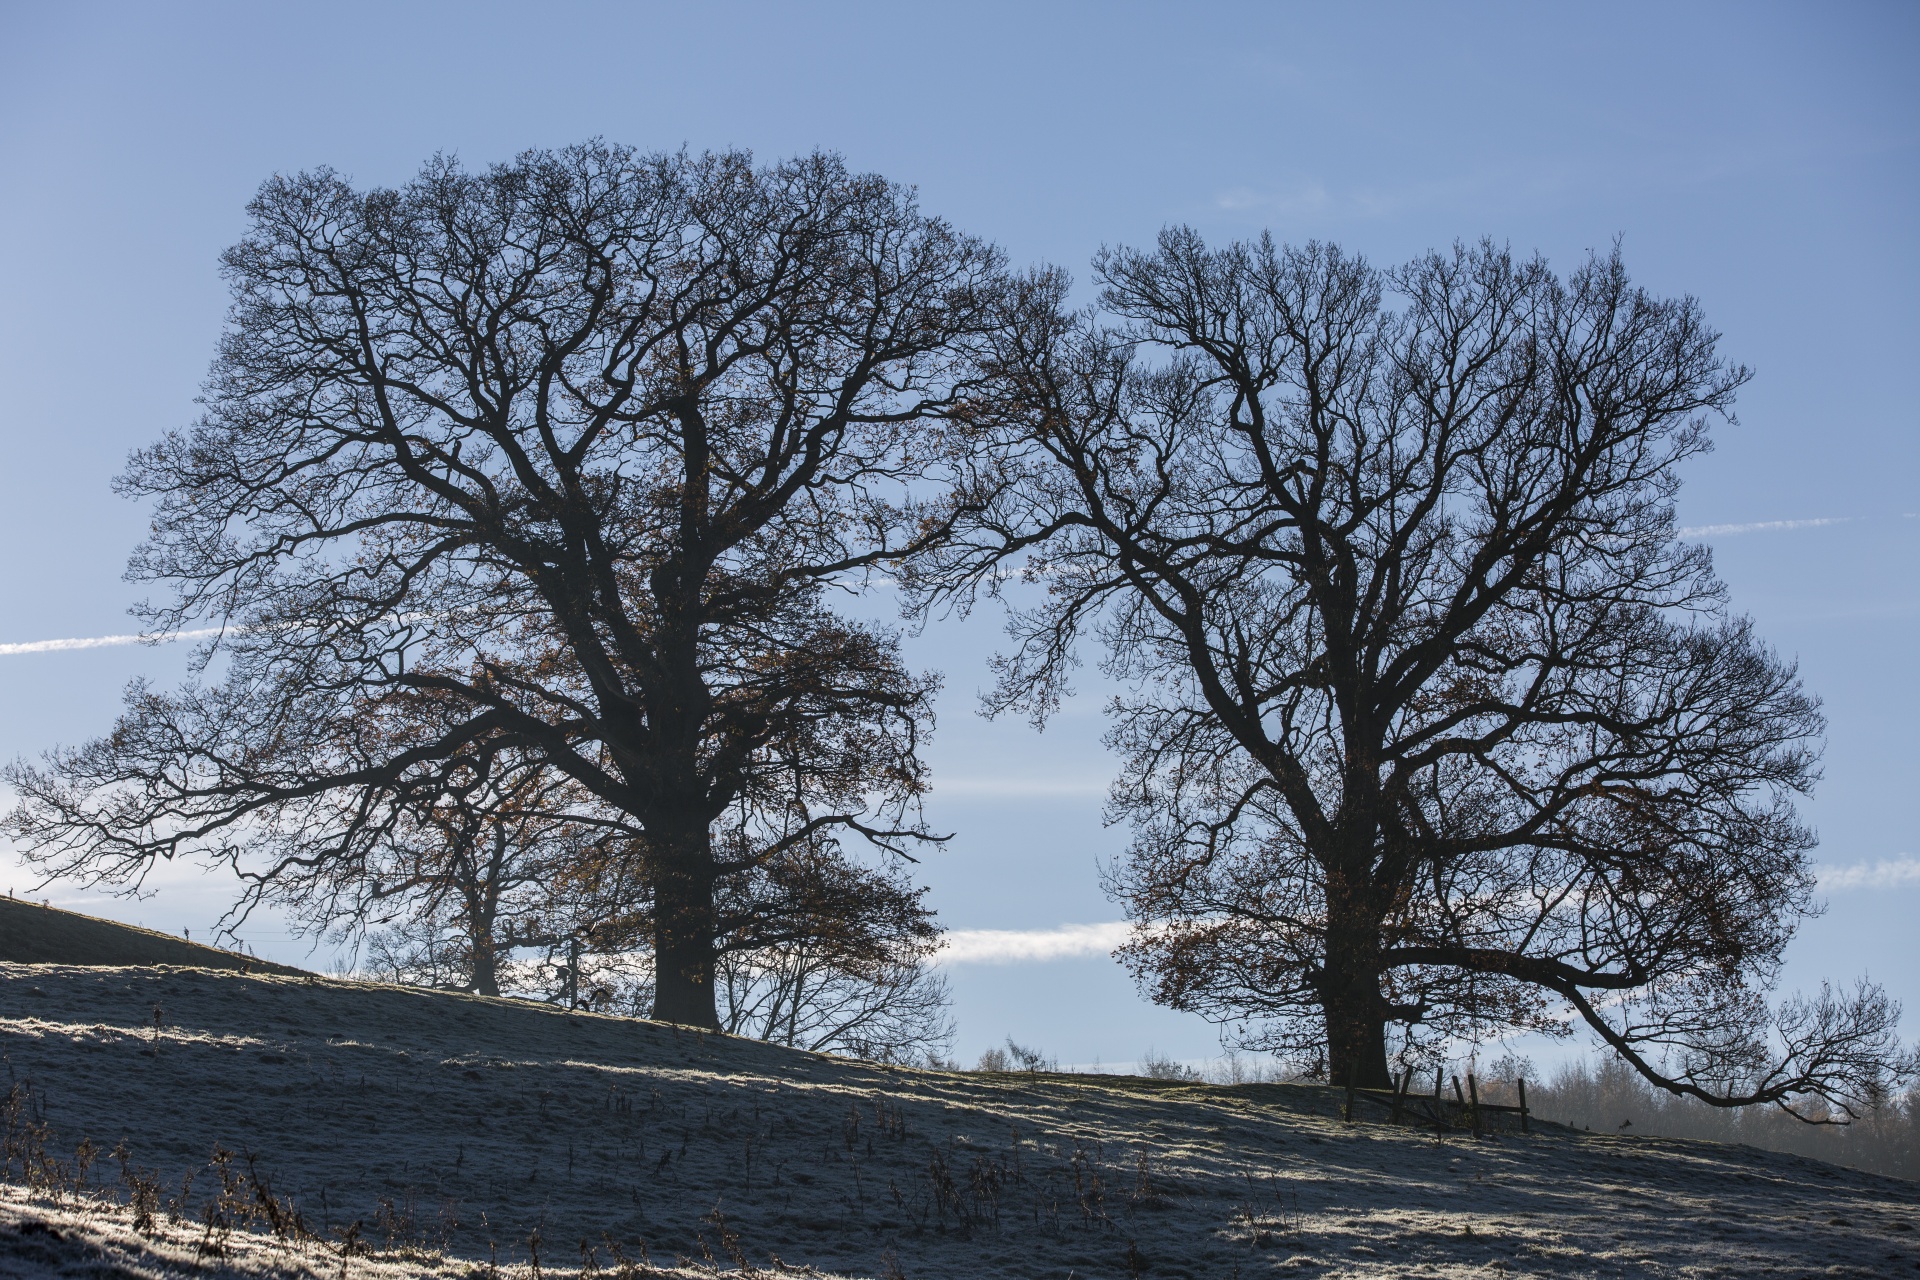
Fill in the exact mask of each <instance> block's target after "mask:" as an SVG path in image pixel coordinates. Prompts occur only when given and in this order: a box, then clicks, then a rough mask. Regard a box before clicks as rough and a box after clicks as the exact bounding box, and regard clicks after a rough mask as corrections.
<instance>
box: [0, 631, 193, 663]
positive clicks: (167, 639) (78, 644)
mask: <svg viewBox="0 0 1920 1280" xmlns="http://www.w3.org/2000/svg"><path fill="white" fill-rule="evenodd" d="M223 629H224V628H221V627H206V628H203V629H202V630H199V631H176V632H174V633H173V634H172V635H170V636H163V637H161V639H160V643H161V644H171V643H173V642H174V641H175V640H204V639H206V638H207V637H208V636H217V635H219V634H220V633H221V631H222V630H223ZM147 639H148V637H146V636H137V635H136V636H80V637H76V638H74V639H70V640H26V641H22V642H21V643H19V644H0V658H4V657H10V656H12V655H14V654H16V653H64V652H66V651H67V650H70V649H114V648H118V647H119V646H121V645H129V644H144V643H146V642H147Z"/></svg>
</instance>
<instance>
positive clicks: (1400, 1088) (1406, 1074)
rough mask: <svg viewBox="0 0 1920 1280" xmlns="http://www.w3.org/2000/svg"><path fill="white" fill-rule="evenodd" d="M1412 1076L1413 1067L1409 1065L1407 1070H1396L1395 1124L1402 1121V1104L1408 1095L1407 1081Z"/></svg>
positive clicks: (1394, 1078) (1394, 1077)
mask: <svg viewBox="0 0 1920 1280" xmlns="http://www.w3.org/2000/svg"><path fill="white" fill-rule="evenodd" d="M1412 1078H1413V1068H1412V1067H1408V1068H1407V1069H1406V1070H1405V1071H1396V1072H1394V1073H1393V1122H1394V1123H1395V1124H1399V1123H1400V1113H1401V1111H1402V1110H1403V1106H1402V1104H1403V1102H1404V1100H1405V1099H1406V1096H1407V1081H1409V1080H1411V1079H1412Z"/></svg>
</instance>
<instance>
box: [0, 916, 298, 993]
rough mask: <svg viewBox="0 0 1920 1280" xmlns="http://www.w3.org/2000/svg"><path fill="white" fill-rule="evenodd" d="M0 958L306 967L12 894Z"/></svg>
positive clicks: (2, 920) (274, 969)
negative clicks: (201, 943) (227, 949)
mask: <svg viewBox="0 0 1920 1280" xmlns="http://www.w3.org/2000/svg"><path fill="white" fill-rule="evenodd" d="M0 961H4V962H9V963H13V964H89V965H147V964H175V965H192V966H194V967H195V968H200V969H239V970H242V971H248V972H253V973H282V974H288V975H291V976H296V977H297V976H299V975H301V974H303V973H304V972H305V970H302V969H295V968H292V967H291V966H288V965H284V964H274V963H272V962H271V961H267V960H260V959H257V958H255V957H253V956H244V955H241V954H240V953H239V952H237V951H222V950H220V949H218V948H216V947H203V946H201V945H200V944H199V943H197V942H188V941H187V940H186V939H184V938H176V937H174V936H173V935H172V934H170V933H155V932H154V931H153V930H152V929H142V928H139V927H137V926H135V925H130V924H121V923H119V922H118V921H116V920H102V919H100V918H99V917H98V916H83V915H81V914H80V913H79V912H77V911H62V910H60V909H58V908H56V907H47V906H42V905H40V904H39V903H37V902H27V901H23V900H21V899H17V898H0Z"/></svg>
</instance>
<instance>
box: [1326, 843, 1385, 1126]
mask: <svg viewBox="0 0 1920 1280" xmlns="http://www.w3.org/2000/svg"><path fill="white" fill-rule="evenodd" d="M1345 883H1346V882H1345V880H1344V878H1343V877H1340V876H1338V875H1329V876H1328V884H1327V961H1326V970H1325V973H1324V975H1323V976H1322V979H1321V982H1320V1006H1321V1009H1322V1011H1323V1012H1324V1013H1325V1015H1326V1027H1327V1073H1328V1074H1327V1081H1328V1083H1329V1084H1336V1085H1341V1086H1346V1085H1352V1086H1354V1087H1356V1088H1360V1089H1390V1088H1392V1087H1393V1078H1392V1076H1391V1075H1389V1074H1388V1071H1387V1018H1386V1000H1385V999H1384V998H1383V997H1382V996H1381V994H1380V971H1381V965H1380V922H1379V921H1378V920H1377V919H1376V918H1374V915H1373V913H1372V912H1371V911H1369V910H1367V909H1366V905H1365V901H1364V894H1363V893H1360V892H1352V891H1348V892H1342V891H1341V890H1342V887H1343V885H1344V884H1345Z"/></svg>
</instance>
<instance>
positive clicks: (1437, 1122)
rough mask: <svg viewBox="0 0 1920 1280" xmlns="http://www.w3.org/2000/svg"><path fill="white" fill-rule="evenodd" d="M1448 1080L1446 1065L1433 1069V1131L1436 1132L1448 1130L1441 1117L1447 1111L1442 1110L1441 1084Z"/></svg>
mask: <svg viewBox="0 0 1920 1280" xmlns="http://www.w3.org/2000/svg"><path fill="white" fill-rule="evenodd" d="M1446 1082H1447V1069H1446V1068H1445V1067H1435V1068H1434V1069H1433V1131H1434V1132H1435V1133H1445V1132H1446V1131H1447V1126H1446V1124H1445V1123H1444V1122H1443V1121H1442V1120H1441V1117H1442V1116H1443V1115H1444V1114H1445V1113H1444V1112H1442V1111H1441V1110H1440V1086H1441V1085H1443V1084H1445V1083H1446Z"/></svg>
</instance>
